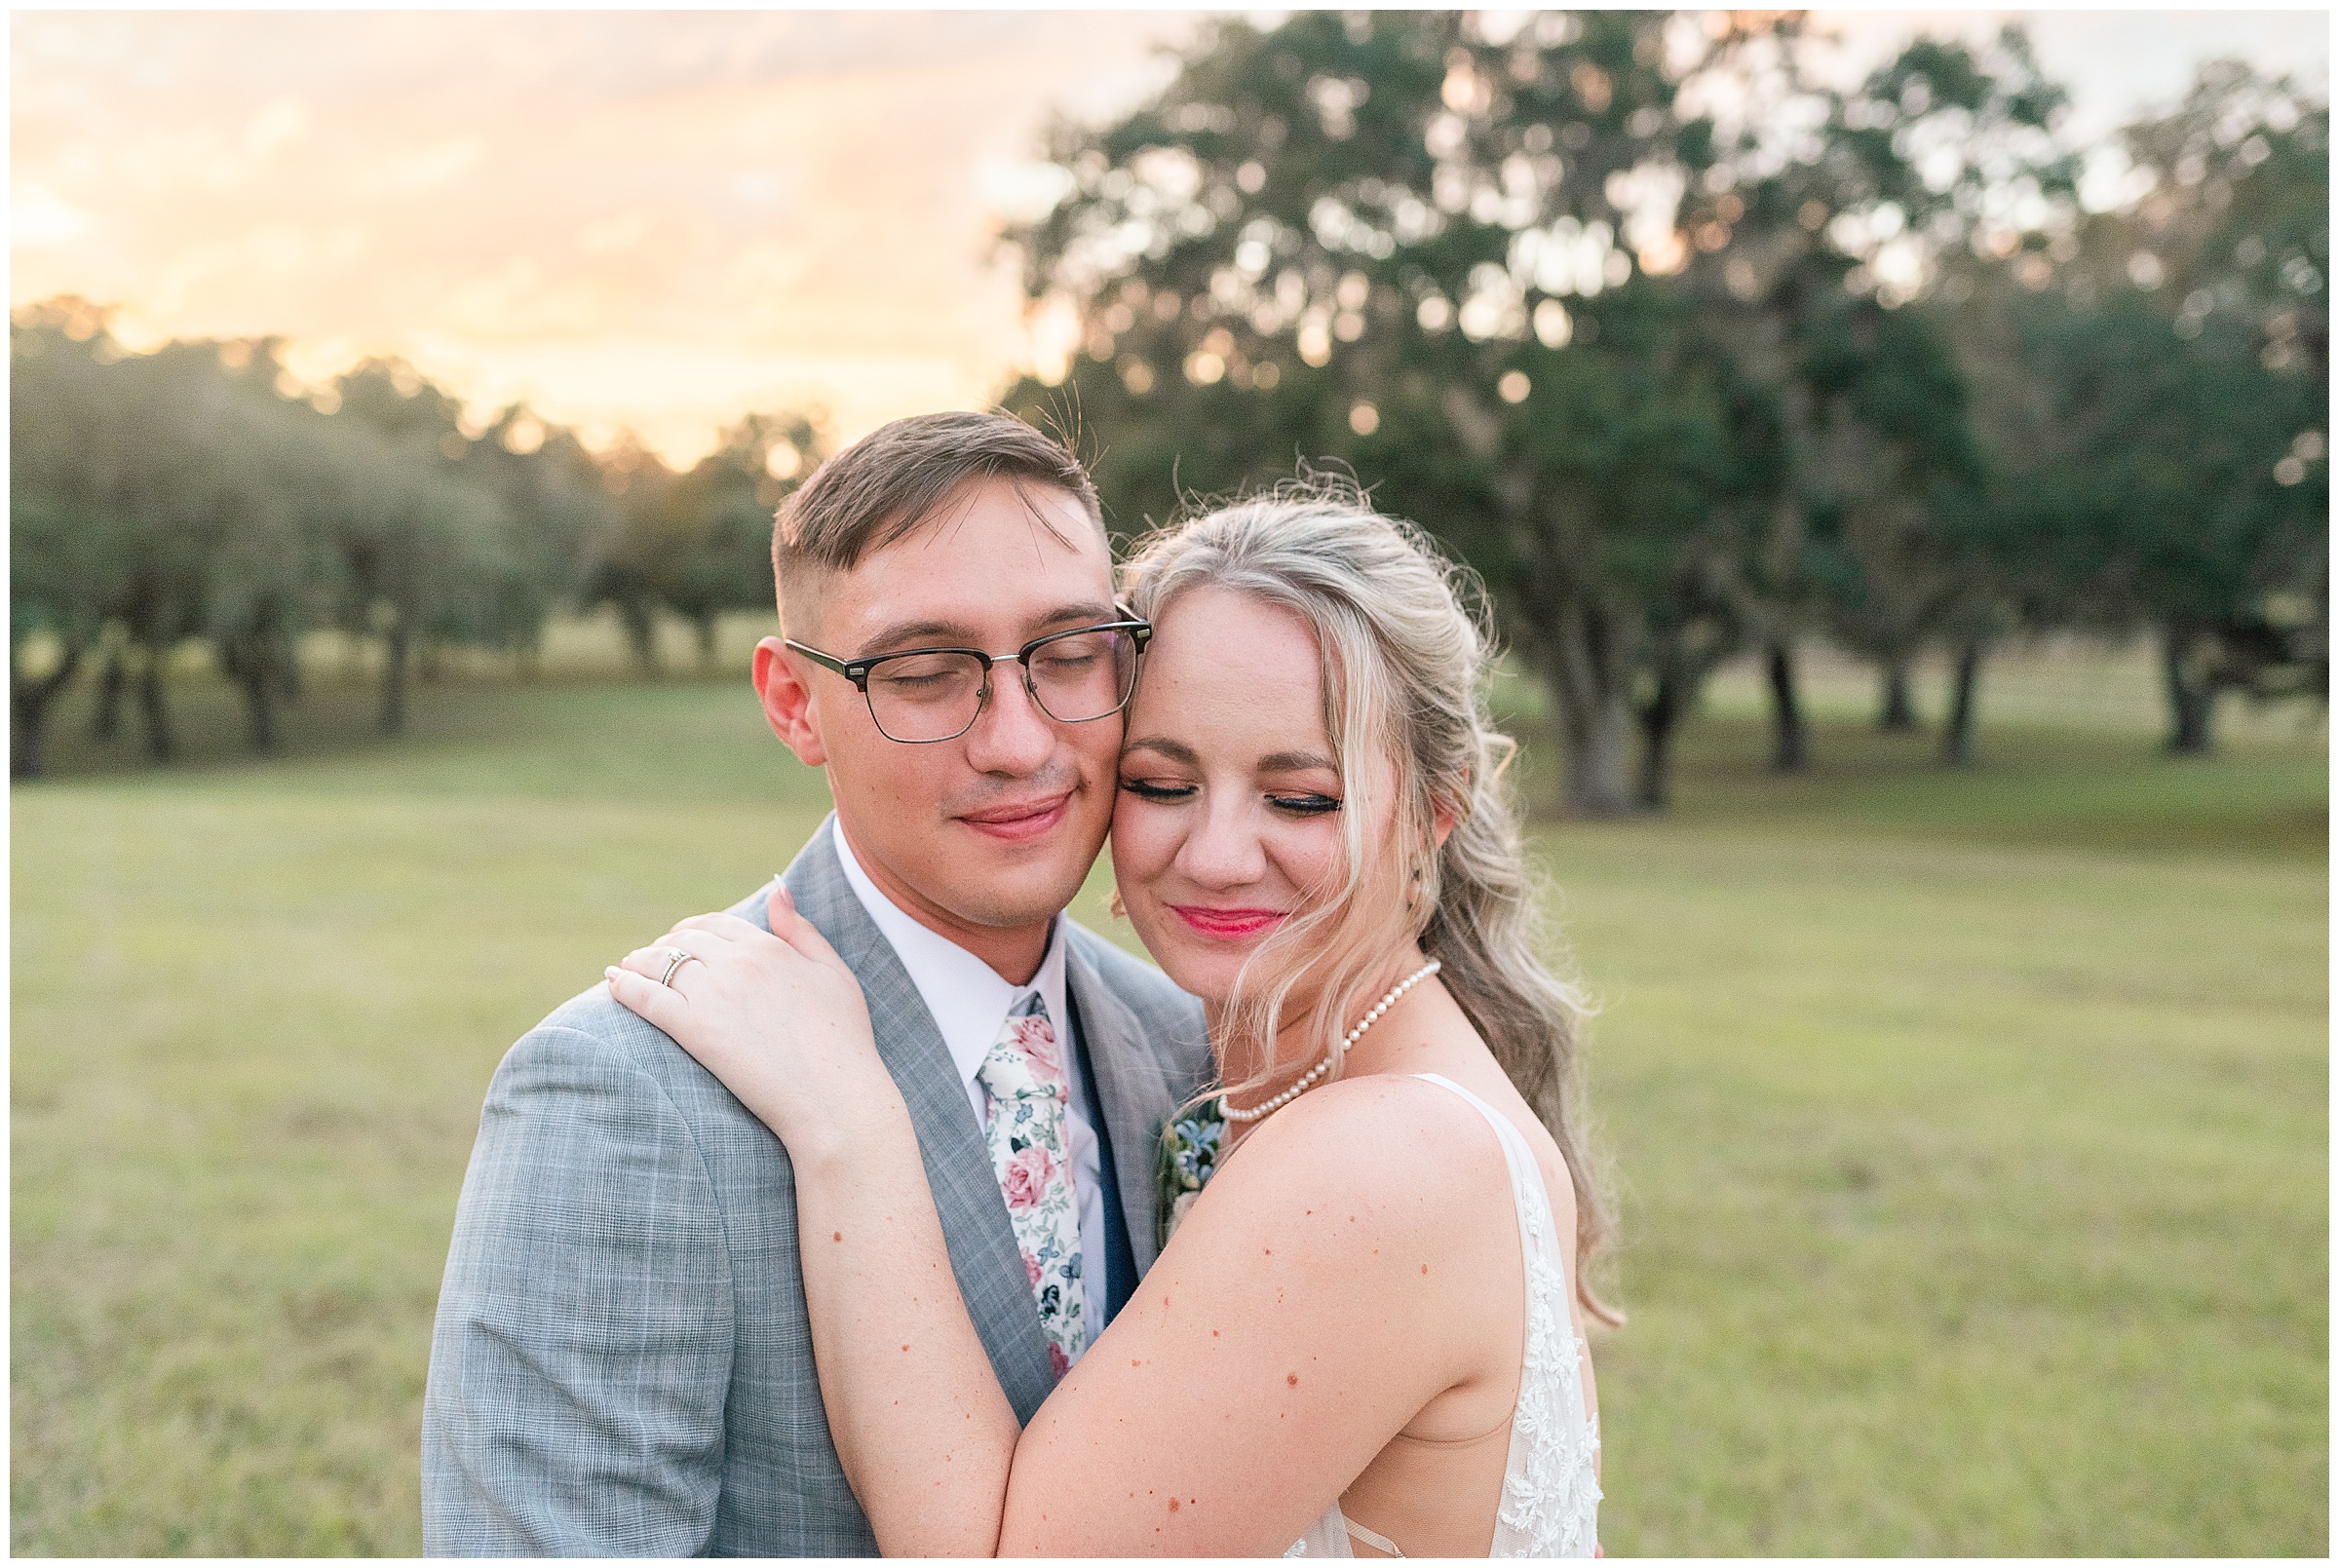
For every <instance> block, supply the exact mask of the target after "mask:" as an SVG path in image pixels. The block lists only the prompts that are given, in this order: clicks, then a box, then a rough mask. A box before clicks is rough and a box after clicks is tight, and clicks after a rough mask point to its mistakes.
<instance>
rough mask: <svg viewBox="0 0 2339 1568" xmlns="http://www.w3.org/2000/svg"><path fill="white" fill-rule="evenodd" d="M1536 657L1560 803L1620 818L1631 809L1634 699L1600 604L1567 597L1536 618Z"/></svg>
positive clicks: (1578, 811) (1574, 811) (1577, 811)
mask: <svg viewBox="0 0 2339 1568" xmlns="http://www.w3.org/2000/svg"><path fill="white" fill-rule="evenodd" d="M1540 630H1541V631H1542V635H1541V637H1540V638H1539V639H1538V642H1537V646H1536V648H1535V650H1534V655H1533V656H1532V657H1533V658H1534V663H1535V664H1536V666H1537V668H1538V669H1539V670H1540V671H1541V673H1542V675H1543V683H1544V686H1545V688H1546V689H1547V690H1549V691H1550V692H1551V694H1552V705H1553V709H1554V710H1555V711H1556V713H1557V714H1558V718H1559V742H1560V746H1561V747H1562V748H1563V750H1564V752H1565V755H1564V756H1563V758H1562V764H1563V767H1564V770H1565V774H1566V783H1565V786H1564V794H1563V796H1562V799H1561V805H1562V807H1563V809H1564V810H1565V811H1566V812H1567V813H1568V814H1569V815H1571V816H1579V817H1622V816H1628V815H1630V812H1631V810H1632V792H1631V786H1630V781H1629V778H1628V774H1629V771H1630V756H1631V738H1632V703H1631V695H1630V691H1629V690H1628V688H1627V682H1628V681H1629V680H1630V673H1631V671H1630V661H1629V660H1627V659H1626V658H1624V657H1623V654H1624V650H1623V649H1621V648H1619V647H1617V646H1615V640H1616V639H1615V638H1614V637H1613V636H1612V635H1611V634H1610V632H1609V629H1608V626H1607V622H1606V619H1605V618H1604V617H1603V616H1602V615H1601V614H1600V612H1599V610H1598V608H1597V607H1596V606H1592V605H1586V604H1583V603H1581V602H1575V603H1570V604H1568V605H1566V606H1564V607H1562V608H1560V609H1559V610H1558V612H1557V613H1556V614H1552V613H1550V612H1548V611H1547V612H1546V614H1545V615H1544V616H1543V617H1542V626H1541V628H1540Z"/></svg>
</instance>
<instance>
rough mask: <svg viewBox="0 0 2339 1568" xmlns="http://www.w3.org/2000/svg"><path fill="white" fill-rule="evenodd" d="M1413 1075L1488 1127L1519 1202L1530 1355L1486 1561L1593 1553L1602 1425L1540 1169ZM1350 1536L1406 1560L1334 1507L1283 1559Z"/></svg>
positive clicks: (1333, 1547) (1500, 1132)
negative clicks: (1590, 1409)
mask: <svg viewBox="0 0 2339 1568" xmlns="http://www.w3.org/2000/svg"><path fill="white" fill-rule="evenodd" d="M1414 1076H1415V1077H1417V1078H1423V1079H1427V1080H1428V1081H1429V1082H1430V1083H1433V1084H1438V1085H1440V1086H1442V1087H1444V1088H1446V1089H1450V1090H1453V1091H1454V1092H1455V1093H1457V1094H1459V1095H1461V1096H1462V1097H1463V1098H1464V1099H1466V1100H1468V1101H1470V1103H1471V1104H1473V1105H1475V1106H1476V1107H1477V1108H1478V1112H1479V1114H1480V1115H1482V1116H1484V1117H1485V1118H1486V1120H1487V1121H1488V1122H1489V1123H1490V1124H1492V1125H1493V1128H1494V1135H1495V1137H1496V1138H1497V1139H1498V1140H1499V1141H1500V1142H1501V1143H1502V1146H1503V1163H1504V1164H1505V1165H1506V1166H1509V1167H1510V1169H1511V1196H1512V1199H1513V1201H1514V1202H1515V1203H1516V1205H1518V1244H1519V1250H1520V1252H1521V1253H1522V1254H1523V1255H1524V1257H1525V1259H1526V1266H1527V1269H1526V1273H1527V1325H1526V1356H1525V1358H1524V1361H1523V1363H1522V1364H1521V1366H1520V1368H1519V1374H1518V1404H1517V1406H1516V1408H1515V1409H1514V1410H1513V1411H1512V1413H1511V1459H1510V1463H1509V1464H1508V1465H1507V1466H1506V1467H1505V1468H1504V1471H1503V1500H1502V1503H1501V1504H1500V1506H1499V1507H1498V1508H1497V1509H1496V1511H1495V1522H1494V1546H1493V1549H1491V1551H1490V1552H1489V1553H1488V1555H1490V1556H1496V1557H1589V1556H1591V1554H1592V1549H1593V1548H1594V1546H1595V1545H1596V1544H1597V1541H1598V1536H1599V1523H1600V1484H1599V1481H1598V1479H1597V1477H1596V1476H1595V1474H1594V1472H1593V1470H1592V1462H1593V1460H1594V1459H1596V1458H1597V1457H1598V1455H1599V1451H1600V1429H1599V1422H1598V1419H1597V1418H1596V1417H1593V1416H1590V1415H1588V1414H1586V1412H1585V1409H1584V1368H1583V1361H1582V1356H1583V1351H1584V1342H1583V1341H1582V1340H1581V1339H1579V1338H1578V1337H1577V1336H1576V1332H1575V1327H1574V1319H1572V1318H1571V1317H1570V1315H1569V1313H1568V1288H1567V1270H1566V1268H1565V1266H1564V1265H1563V1264H1562V1263H1561V1261H1560V1260H1561V1258H1562V1257H1563V1255H1564V1254H1563V1253H1562V1252H1561V1251H1560V1249H1559V1236H1558V1232H1557V1231H1556V1229H1555V1228H1554V1227H1553V1222H1552V1203H1551V1195H1550V1194H1549V1193H1547V1192H1546V1191H1545V1190H1544V1185H1543V1172H1542V1171H1541V1170H1540V1169H1538V1168H1537V1167H1536V1165H1535V1156H1534V1153H1533V1151H1531V1150H1530V1149H1529V1148H1528V1147H1527V1140H1526V1138H1525V1136H1524V1135H1523V1134H1521V1133H1520V1132H1519V1130H1518V1128H1515V1127H1514V1126H1512V1125H1511V1120H1510V1118H1508V1117H1506V1116H1504V1115H1502V1114H1501V1113H1500V1112H1498V1111H1496V1110H1495V1108H1494V1107H1493V1106H1491V1105H1489V1104H1487V1103H1486V1102H1485V1101H1484V1100H1482V1099H1480V1098H1478V1097H1477V1096H1476V1094H1473V1093H1472V1092H1471V1091H1470V1090H1467V1089H1464V1088H1463V1087H1462V1086H1461V1085H1460V1084H1457V1083H1455V1082H1454V1081H1453V1080H1452V1079H1450V1078H1441V1077H1439V1076H1438V1074H1436V1073H1417V1074H1415V1075H1414ZM1352 1533H1353V1534H1354V1535H1355V1536H1356V1537H1357V1539H1359V1540H1361V1541H1362V1542H1364V1543H1365V1544H1366V1545H1367V1546H1371V1547H1376V1548H1378V1549H1381V1550H1383V1551H1387V1552H1390V1553H1391V1554H1393V1555H1400V1556H1401V1555H1402V1553H1401V1552H1400V1551H1399V1550H1398V1549H1397V1546H1396V1545H1395V1544H1394V1543H1392V1542H1390V1541H1389V1540H1387V1539H1386V1538H1384V1537H1382V1536H1379V1535H1376V1534H1374V1533H1373V1532H1371V1531H1369V1530H1366V1529H1364V1528H1363V1527H1362V1526H1361V1525H1355V1524H1351V1523H1350V1522H1349V1521H1348V1520H1347V1519H1346V1518H1344V1517H1342V1515H1341V1512H1340V1505H1339V1504H1338V1503H1337V1502H1335V1503H1333V1505H1332V1506H1331V1509H1330V1511H1327V1512H1326V1513H1325V1514H1324V1516H1323V1518H1322V1519H1319V1520H1318V1521H1317V1522H1316V1526H1315V1528H1313V1529H1311V1530H1310V1531H1309V1532H1308V1533H1307V1534H1306V1535H1304V1536H1302V1537H1301V1538H1300V1539H1299V1540H1298V1541H1296V1542H1294V1543H1293V1544H1292V1547H1291V1549H1290V1550H1288V1551H1286V1552H1285V1553H1284V1555H1285V1556H1286V1557H1353V1556H1355V1555H1356V1553H1355V1552H1354V1551H1352V1550H1350V1549H1349V1544H1348V1543H1349V1537H1350V1535H1351V1534H1352Z"/></svg>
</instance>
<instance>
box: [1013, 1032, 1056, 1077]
mask: <svg viewBox="0 0 2339 1568" xmlns="http://www.w3.org/2000/svg"><path fill="white" fill-rule="evenodd" d="M1015 1030H1016V1049H1017V1050H1019V1051H1021V1052H1023V1054H1024V1055H1025V1056H1026V1057H1028V1058H1029V1059H1030V1061H1031V1076H1032V1077H1033V1078H1035V1079H1037V1080H1039V1081H1040V1082H1041V1083H1043V1084H1058V1085H1060V1084H1063V1083H1064V1082H1065V1079H1064V1064H1063V1063H1062V1062H1061V1061H1060V1060H1058V1059H1057V1057H1056V1052H1055V1027H1054V1025H1053V1024H1051V1023H1050V1022H1049V1021H1048V1020H1047V1019H1046V1018H1017V1019H1016V1022H1015Z"/></svg>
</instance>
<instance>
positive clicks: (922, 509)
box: [772, 413, 1104, 617]
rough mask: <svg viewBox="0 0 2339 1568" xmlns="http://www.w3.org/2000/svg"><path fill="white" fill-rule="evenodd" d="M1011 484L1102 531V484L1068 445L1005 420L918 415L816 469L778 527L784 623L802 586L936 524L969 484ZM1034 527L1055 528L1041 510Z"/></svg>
mask: <svg viewBox="0 0 2339 1568" xmlns="http://www.w3.org/2000/svg"><path fill="white" fill-rule="evenodd" d="M978 478H1005V479H1009V480H1012V481H1015V482H1016V483H1017V484H1039V485H1045V486H1047V487H1048V488H1050V489H1054V490H1060V491H1062V492H1063V493H1064V494H1066V495H1069V496H1070V497H1072V499H1074V500H1075V501H1077V502H1079V503H1080V508H1081V510H1082V511H1083V512H1085V513H1087V514H1088V516H1089V520H1090V521H1091V522H1093V523H1094V524H1095V525H1096V531H1097V532H1098V533H1100V534H1101V533H1102V532H1103V531H1104V512H1103V509H1102V508H1101V507H1100V506H1099V505H1098V504H1097V501H1096V486H1095V485H1094V484H1093V483H1091V482H1090V480H1089V474H1088V470H1086V469H1084V468H1082V467H1081V466H1080V460H1079V459H1078V458H1076V457H1074V456H1073V455H1072V453H1071V451H1070V450H1069V449H1067V448H1066V447H1065V445H1064V444H1063V442H1061V441H1059V440H1056V439H1055V438H1054V437H1053V436H1050V435H1048V434H1047V433H1046V432H1044V431H1040V430H1036V429H1034V428H1033V427H1032V426H1030V425H1027V424H1025V423H1024V422H1023V421H1022V420H1020V419H1016V418H1014V417H1012V416H1010V415H1007V414H985V413H946V414H917V415H913V416H912V417H910V418H908V419H897V420H895V421H894V422H893V423H892V424H890V425H884V426H881V427H879V428H878V429H877V430H875V431H872V432H871V433H870V434H868V435H866V436H863V438H862V439H861V440H857V441H855V442H854V443H853V444H852V445H850V446H848V447H846V448H845V449H844V450H843V451H841V452H839V453H837V454H836V455H835V456H834V457H832V458H830V459H828V461H827V462H825V463H823V464H822V465H821V466H820V467H819V468H818V469H815V470H814V471H813V475H812V478H809V479H806V480H805V481H804V483H803V484H802V485H801V486H800V487H799V488H798V489H797V490H796V491H795V493H793V494H792V495H790V496H789V497H788V498H787V499H786V501H784V502H782V503H781V505H780V512H779V515H778V516H776V517H775V518H774V519H773V523H772V577H773V580H774V582H775V583H776V584H777V586H778V588H779V593H780V599H781V605H782V612H781V613H782V615H783V617H785V616H786V602H787V597H788V589H789V584H790V581H791V580H793V581H794V582H795V583H796V584H797V585H798V586H799V587H800V586H803V585H804V584H805V583H806V581H807V580H810V579H817V578H819V577H821V576H823V575H824V574H826V573H829V572H842V571H851V570H852V569H853V567H854V566H855V565H856V564H858V563H859V562H860V560H861V557H862V556H863V555H867V554H868V553H869V552H870V551H872V550H882V549H884V548H885V547H886V546H887V545H890V544H893V543H895V542H896V541H898V540H901V539H903V538H906V537H907V536H908V535H910V534H912V533H915V532H916V531H917V530H918V529H919V528H922V527H924V526H925V525H926V524H927V523H928V522H929V521H932V520H934V518H935V516H936V513H937V511H938V509H939V508H940V506H941V505H942V503H943V502H944V501H946V500H948V499H949V497H950V496H951V495H952V494H953V493H954V492H955V491H957V490H958V489H959V487H960V486H962V485H964V484H966V483H967V482H969V481H970V480H973V479H978ZM1033 520H1034V522H1035V524H1036V525H1037V526H1039V527H1042V528H1047V529H1049V531H1050V532H1051V533H1053V532H1054V528H1053V527H1052V526H1051V525H1050V524H1049V523H1048V522H1047V521H1046V519H1045V518H1043V517H1041V516H1039V515H1038V513H1037V511H1036V509H1035V511H1034V514H1033Z"/></svg>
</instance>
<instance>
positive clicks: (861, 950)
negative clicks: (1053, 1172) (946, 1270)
mask: <svg viewBox="0 0 2339 1568" xmlns="http://www.w3.org/2000/svg"><path fill="white" fill-rule="evenodd" d="M834 822H835V819H834V818H833V817H831V818H830V819H829V820H828V822H824V823H822V825H821V829H820V831H818V832H816V833H814V834H813V836H812V841H811V842H810V843H808V844H806V845H805V846H804V849H803V852H802V853H801V854H799V855H798V856H797V857H796V860H795V863H794V864H793V865H791V866H789V867H788V869H787V873H786V876H785V877H784V878H783V880H784V881H786V884H787V891H788V893H789V895H790V897H792V898H793V899H795V901H796V909H797V911H798V912H799V913H801V914H802V915H803V916H804V918H805V919H807V920H809V921H811V922H812V923H813V925H814V926H815V927H816V928H818V929H819V931H820V933H821V935H822V936H824V937H827V938H828V943H829V945H830V946H832V947H834V948H835V949H836V951H837V956H838V957H840V958H842V959H843V960H844V961H845V963H846V965H847V966H848V967H849V968H851V969H852V971H853V973H854V974H855V975H858V976H859V977H860V979H861V985H862V990H863V993H864V994H866V996H867V997H868V1003H869V1024H870V1028H871V1030H872V1032H873V1033H874V1034H875V1036H876V1040H877V1053H878V1055H880V1056H881V1057H883V1058H884V1060H885V1065H886V1069H887V1071H889V1072H891V1073H892V1074H893V1076H894V1082H895V1083H896V1084H897V1085H899V1086H900V1087H901V1097H902V1099H903V1100H904V1101H906V1102H907V1104H908V1106H909V1120H910V1124H911V1126H913V1127H914V1128H916V1129H917V1134H918V1153H919V1155H920V1157H921V1158H922V1159H923V1160H924V1162H925V1165H926V1180H927V1184H928V1185H929V1186H931V1187H932V1188H933V1189H934V1204H935V1207H936V1208H937V1209H938V1210H939V1212H940V1214H941V1220H942V1236H943V1239H944V1241H945V1242H946V1243H947V1244H948V1246H949V1251H950V1267H951V1271H952V1272H953V1273H954V1274H956V1275H957V1277H958V1287H959V1292H960V1294H961V1295H963V1296H964V1297H965V1298H966V1303H967V1312H968V1314H969V1316H971V1317H972V1318H973V1319H975V1329H976V1332H977V1333H978V1335H980V1336H981V1339H982V1345H983V1349H984V1350H985V1351H987V1352H988V1353H989V1354H990V1358H991V1367H992V1370H994V1371H995V1372H997V1373H998V1375H999V1384H1000V1387H1001V1388H1002V1389H1004V1390H1005V1391H1006V1393H1007V1397H1008V1402H1009V1403H1010V1404H1012V1405H1014V1406H1015V1409H1016V1416H1017V1418H1018V1419H1020V1420H1023V1421H1029V1420H1030V1419H1031V1416H1032V1412H1033V1411H1035V1410H1037V1409H1038V1408H1039V1407H1040V1401H1041V1400H1043V1399H1045V1398H1047V1396H1048V1395H1049V1393H1050V1392H1051V1391H1052V1390H1053V1389H1054V1387H1055V1376H1054V1372H1053V1371H1052V1370H1051V1368H1050V1366H1049V1362H1048V1343H1047V1340H1046V1338H1045V1337H1044V1336H1043V1335H1042V1334H1041V1332H1040V1318H1039V1312H1038V1310H1037V1308H1036V1307H1035V1306H1034V1305H1033V1302H1032V1297H1031V1281H1030V1277H1029V1276H1028V1275H1026V1274H1025V1273H1024V1270H1023V1255H1022V1252H1021V1251H1020V1250H1019V1249H1018V1248H1017V1247H1016V1233H1015V1228H1014V1226H1013V1225H1011V1224H1010V1223H1009V1221H1008V1217H1007V1201H1006V1199H1005V1198H1004V1197H1003V1196H1002V1195H1001V1193H1000V1191H999V1179H998V1177H997V1175H996V1174H995V1173H994V1172H993V1171H992V1169H991V1156H990V1151H989V1150H988V1149H987V1148H985V1147H984V1144H983V1140H982V1128H980V1127H979V1126H978V1125H977V1123H976V1119H975V1112H974V1108H973V1107H972V1106H970V1105H969V1104H968V1103H967V1094H966V1090H965V1088H964V1086H963V1085H962V1084H961V1082H960V1080H959V1076H958V1068H957V1066H956V1064H954V1063H953V1062H952V1061H951V1059H950V1052H949V1049H948V1048H947V1047H945V1046H944V1045H943V1044H942V1036H941V1032H940V1031H939V1029H937V1028H936V1027H935V1023H934V1016H933V1014H932V1013H929V1012H927V1010H926V1004H925V1001H924V999H923V998H921V997H920V996H919V995H918V988H917V986H916V984H915V983H914V982H913V981H912V980H911V979H910V977H909V972H908V971H907V970H905V969H903V968H902V967H901V959H900V958H898V957H896V956H895V954H894V949H893V944H892V943H890V942H888V941H887V940H886V939H885V937H884V935H883V934H882V933H880V932H879V931H878V930H877V926H876V923H875V922H874V921H872V920H870V919H869V915H868V911H867V910H866V909H864V908H863V907H862V903H861V899H858V898H856V897H855V896H854V893H853V886H852V884H851V883H849V882H847V881H846V880H845V870H844V866H843V865H842V864H840V863H839V862H838V860H837V858H836V843H835V840H834V838H833V837H831V834H832V833H833V831H834ZM756 901H757V904H758V908H757V910H756V912H755V917H754V918H755V920H756V922H757V923H758V924H762V923H763V911H762V909H761V907H760V903H761V900H760V899H758V900H756ZM1087 1005H1088V1002H1087V996H1086V993H1084V994H1083V998H1082V1006H1083V1007H1086V1006H1087ZM1106 1103H1107V1104H1108V1105H1109V1104H1110V1103H1111V1100H1110V1098H1109V1096H1108V1098H1107V1101H1106ZM1146 1233H1147V1235H1148V1236H1150V1235H1151V1233H1152V1225H1151V1221H1150V1219H1149V1220H1148V1222H1147V1225H1146Z"/></svg>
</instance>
